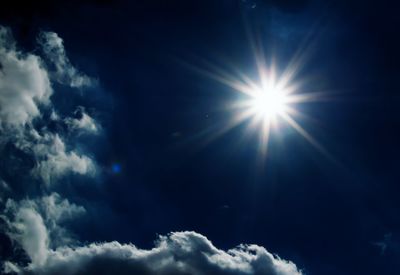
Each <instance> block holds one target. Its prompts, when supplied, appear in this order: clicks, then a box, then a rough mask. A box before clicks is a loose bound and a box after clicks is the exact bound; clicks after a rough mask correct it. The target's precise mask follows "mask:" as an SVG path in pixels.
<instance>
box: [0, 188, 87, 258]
mask: <svg viewBox="0 0 400 275" xmlns="http://www.w3.org/2000/svg"><path fill="white" fill-rule="evenodd" d="M83 213H85V209H84V208H83V207H82V206H78V205H76V204H73V203H70V202H69V201H68V200H66V199H62V198H61V197H60V195H58V194H57V193H52V194H50V195H48V196H43V197H41V198H38V199H24V200H21V201H19V202H16V201H14V200H11V199H9V200H8V201H7V203H6V206H5V211H4V215H2V216H1V218H2V219H3V220H4V221H5V222H6V224H7V227H8V230H7V234H8V235H9V236H10V237H11V238H12V239H14V240H16V241H17V242H18V243H19V244H20V245H21V246H22V248H23V249H24V250H25V252H26V253H27V255H28V256H29V258H30V259H31V261H32V264H33V265H43V264H44V263H45V261H46V259H47V256H48V253H49V249H50V248H51V247H58V246H60V245H65V244H70V243H73V240H72V239H71V237H70V234H69V233H68V232H67V231H66V230H65V228H63V227H62V226H60V224H62V223H63V222H65V221H66V220H70V219H73V218H75V217H76V216H79V215H81V214H83Z"/></svg>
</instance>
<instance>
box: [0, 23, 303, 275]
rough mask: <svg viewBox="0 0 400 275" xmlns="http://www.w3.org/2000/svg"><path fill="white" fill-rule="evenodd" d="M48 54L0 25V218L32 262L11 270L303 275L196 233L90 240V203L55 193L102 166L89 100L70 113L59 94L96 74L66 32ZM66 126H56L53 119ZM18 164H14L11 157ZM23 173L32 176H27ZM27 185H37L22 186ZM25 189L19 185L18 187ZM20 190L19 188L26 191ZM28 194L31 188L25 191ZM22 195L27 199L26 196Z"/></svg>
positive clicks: (45, 43) (48, 46) (43, 39)
mask: <svg viewBox="0 0 400 275" xmlns="http://www.w3.org/2000/svg"><path fill="white" fill-rule="evenodd" d="M38 43H39V45H40V46H41V49H42V52H43V54H44V56H38V55H35V54H32V53H26V52H21V51H19V50H18V49H17V46H16V43H15V41H14V40H13V38H12V35H11V31H10V30H9V29H7V28H4V27H0V133H1V136H0V152H1V154H2V156H3V155H4V156H5V157H4V160H3V161H2V162H1V163H2V165H0V169H2V170H1V171H0V172H1V173H0V175H6V177H5V176H2V177H4V178H0V191H1V192H0V204H1V207H0V209H3V210H2V213H1V214H0V219H1V220H2V224H4V225H5V226H4V228H5V231H4V232H3V233H5V234H7V236H8V237H9V238H10V239H11V240H13V241H14V242H13V244H14V246H15V248H16V249H20V250H22V251H23V253H24V254H25V255H26V257H25V259H27V260H26V261H23V260H20V259H18V258H13V259H8V260H7V261H5V262H4V264H3V267H2V268H3V272H6V273H22V274H25V273H27V274H110V273H112V274H160V275H163V274H264V275H298V274H302V272H301V271H300V270H299V269H298V268H297V267H296V265H295V264H294V263H292V262H290V261H286V260H283V259H280V258H279V257H278V256H274V255H272V254H271V253H269V252H268V251H267V250H266V249H265V248H263V247H261V246H258V245H241V246H238V247H236V248H233V249H231V250H228V251H224V250H220V249H218V248H216V247H215V246H214V245H213V244H212V243H211V242H210V241H209V240H208V239H207V238H206V237H205V236H202V235H200V234H198V233H195V232H175V233H171V234H168V235H167V236H160V237H159V238H158V240H157V241H156V243H155V246H154V248H152V249H150V250H143V249H139V248H137V247H136V246H135V245H133V244H121V243H119V242H116V241H114V242H105V243H92V244H85V245H83V244H81V243H80V241H79V238H77V237H76V236H74V235H73V234H72V233H71V232H70V231H68V229H67V227H66V226H67V224H68V222H67V221H71V220H76V219H77V217H79V216H82V215H84V214H85V212H86V210H85V208H84V207H83V206H79V205H77V204H75V203H73V202H71V200H70V198H67V197H66V195H65V194H64V195H61V194H59V193H55V192H54V190H52V188H53V186H54V184H55V183H57V182H58V181H60V179H61V178H63V177H65V176H68V175H69V174H76V175H86V176H91V175H94V174H95V173H96V171H97V170H98V167H97V166H96V164H95V161H94V159H93V158H91V157H89V156H87V155H85V154H84V153H83V152H81V151H80V150H78V149H77V146H75V141H74V139H73V137H74V136H76V134H78V135H79V134H82V133H85V134H99V130H100V129H101V127H100V124H99V123H98V122H97V121H96V120H95V119H94V118H93V117H92V116H90V115H89V113H87V112H86V110H85V109H84V108H83V107H80V106H75V107H74V108H75V110H74V111H72V113H73V114H74V116H73V117H62V116H61V115H60V114H59V113H58V112H57V110H56V107H57V106H55V105H54V103H53V102H52V100H51V97H52V95H53V94H54V93H55V92H56V91H53V89H54V88H53V87H54V85H52V84H53V83H54V82H57V83H59V84H62V85H66V86H69V87H72V88H83V87H87V86H90V85H93V84H94V83H95V82H96V81H93V80H92V78H90V77H88V76H86V75H84V74H82V73H80V72H79V71H78V70H77V69H76V68H75V67H73V66H72V65H71V62H70V61H69V59H68V57H67V55H66V52H65V49H64V46H63V41H62V39H61V38H60V37H59V36H58V35H57V34H56V33H53V32H42V33H40V34H39V38H38ZM50 122H51V123H56V124H59V125H61V126H63V127H61V128H62V129H63V131H57V129H58V128H57V127H49V123H50ZM8 160H9V161H10V162H7V161H8ZM21 171H24V172H27V174H28V178H29V180H26V181H22V180H21V175H20V173H21ZM21 184H31V185H35V184H38V185H39V187H38V188H35V189H34V190H35V192H31V190H32V188H20V185H21ZM17 187H19V188H17ZM17 190H18V192H19V193H18V192H17ZM21 192H22V193H21ZM21 198H23V199H21Z"/></svg>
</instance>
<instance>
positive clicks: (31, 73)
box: [0, 26, 100, 185]
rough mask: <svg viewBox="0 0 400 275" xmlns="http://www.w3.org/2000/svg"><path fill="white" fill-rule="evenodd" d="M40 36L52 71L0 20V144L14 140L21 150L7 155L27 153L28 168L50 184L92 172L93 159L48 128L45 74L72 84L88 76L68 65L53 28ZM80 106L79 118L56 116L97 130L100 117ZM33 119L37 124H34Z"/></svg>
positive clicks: (48, 97)
mask: <svg viewBox="0 0 400 275" xmlns="http://www.w3.org/2000/svg"><path fill="white" fill-rule="evenodd" d="M39 40H40V41H41V43H42V46H43V48H44V51H45V53H46V54H47V58H48V59H49V60H50V61H51V62H53V63H54V64H55V65H56V66H55V71H51V70H50V69H49V68H45V67H44V66H43V64H44V61H43V60H42V59H41V58H40V57H39V56H37V55H34V54H31V53H26V52H21V51H19V50H18V49H17V47H16V43H15V41H14V39H13V37H12V34H11V31H10V29H8V28H5V27H2V26H0V131H1V136H0V150H1V151H4V148H7V146H6V145H7V144H9V143H11V144H13V147H14V148H15V150H14V151H15V152H16V150H17V151H20V152H21V154H15V155H13V158H12V159H11V158H10V161H12V163H13V164H18V163H19V164H22V163H24V162H26V160H24V159H21V160H20V161H16V160H15V158H31V159H32V160H33V161H34V163H33V164H34V167H33V168H29V169H32V171H31V172H32V174H33V175H35V176H37V177H39V178H41V179H42V180H43V181H44V182H45V183H46V184H48V185H49V184H50V183H52V182H55V181H57V180H58V179H60V178H61V177H63V176H65V175H67V174H69V173H73V174H79V175H94V174H95V171H96V168H95V164H94V161H93V160H92V159H91V158H90V157H88V156H85V155H83V154H81V153H79V152H78V151H77V150H76V149H75V150H74V149H72V150H68V149H67V146H66V144H65V142H64V140H63V137H62V136H61V134H59V133H54V132H51V131H50V130H49V129H48V128H47V127H46V124H48V121H47V120H46V118H45V117H43V110H44V108H46V110H49V109H50V110H52V109H53V108H54V106H53V104H52V102H51V95H52V94H53V90H52V86H51V79H50V78H49V75H56V76H57V79H58V77H63V78H62V79H64V80H68V85H71V86H73V87H81V86H84V85H89V83H91V80H90V79H89V78H88V77H86V76H84V75H81V74H79V73H78V71H77V70H76V69H75V68H73V67H72V66H71V64H70V62H69V60H68V58H67V56H66V53H65V51H64V48H63V45H62V40H61V39H60V38H59V37H58V36H57V35H56V34H55V33H41V35H40V39H39ZM49 70H50V71H49ZM64 74H65V75H66V76H63V75H64ZM78 110H81V112H80V114H81V117H79V118H57V119H59V120H60V121H64V123H66V124H67V125H68V126H69V128H70V130H71V131H76V130H79V131H85V132H88V133H97V131H98V130H99V129H100V126H99V125H98V123H97V122H96V121H95V120H94V119H93V118H91V117H90V116H89V115H88V114H86V113H85V112H84V109H83V108H80V109H79V108H78ZM53 113H54V114H55V111H54V109H53V110H52V114H53ZM53 117H54V116H53ZM35 124H38V125H40V128H39V129H36V128H37V127H36V126H35ZM43 126H44V127H43ZM22 153H23V154H22ZM5 160H7V158H5ZM3 162H4V161H3ZM9 164H10V163H9ZM4 166H7V163H6V164H5V165H4ZM18 168H21V167H15V168H13V167H10V168H8V170H9V171H7V173H6V174H10V173H9V172H10V171H11V170H15V171H14V173H15V172H16V171H17V170H18ZM12 176H13V175H10V177H11V178H12Z"/></svg>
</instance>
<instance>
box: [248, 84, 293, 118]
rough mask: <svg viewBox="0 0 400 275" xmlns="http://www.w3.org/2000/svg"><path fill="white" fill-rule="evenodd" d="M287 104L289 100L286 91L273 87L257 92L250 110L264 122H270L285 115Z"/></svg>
mask: <svg viewBox="0 0 400 275" xmlns="http://www.w3.org/2000/svg"><path fill="white" fill-rule="evenodd" d="M287 102H288V98H287V96H286V95H285V93H284V91H282V90H280V89H278V88H275V87H272V88H270V89H268V88H267V89H260V90H257V91H255V93H254V96H253V98H252V99H251V100H250V108H251V109H252V111H253V112H254V114H256V115H259V116H261V117H262V119H263V120H270V119H275V118H276V117H277V116H278V115H281V114H284V113H285V111H286V110H287V105H286V104H287Z"/></svg>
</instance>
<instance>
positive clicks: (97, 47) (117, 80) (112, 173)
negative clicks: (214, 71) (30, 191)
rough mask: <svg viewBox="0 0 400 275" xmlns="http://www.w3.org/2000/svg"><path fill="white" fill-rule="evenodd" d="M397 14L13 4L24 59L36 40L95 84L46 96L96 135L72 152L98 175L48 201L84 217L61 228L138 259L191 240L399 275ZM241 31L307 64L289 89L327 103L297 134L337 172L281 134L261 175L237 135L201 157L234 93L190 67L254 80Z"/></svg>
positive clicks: (223, 3) (218, 5)
mask: <svg viewBox="0 0 400 275" xmlns="http://www.w3.org/2000/svg"><path fill="white" fill-rule="evenodd" d="M253 3H255V4H256V5H255V7H254V6H253ZM397 8H398V7H397V6H396V3H395V1H378V2H377V1H357V0H354V1H306V0H304V1H294V0H293V1H292V0H285V1H279V0H271V1H268V0H264V1H262V0H253V1H250V0H249V1H244V0H243V1H239V0H237V1H236V0H219V1H216V0H209V1H207V0H203V1H179V0H171V1H161V0H160V1H158V0H154V1H122V0H120V1H118V0H117V1H112V0H110V1H107V0H104V1H65V2H62V1H57V4H55V3H52V2H51V1H48V2H47V1H39V3H35V4H23V3H22V2H21V3H20V1H16V2H15V4H5V7H4V9H3V8H2V10H1V11H0V23H1V24H2V25H5V26H9V27H11V29H12V31H13V34H14V37H15V39H16V40H17V41H18V43H19V45H20V47H21V48H23V49H26V50H27V51H33V52H35V51H38V49H36V48H35V47H36V46H35V41H36V40H35V37H36V36H37V33H38V32H39V31H53V32H55V33H57V34H58V35H59V36H60V37H62V39H63V40H64V46H65V48H66V50H67V52H68V56H69V58H70V60H71V62H72V64H73V65H74V66H75V67H77V68H79V70H81V71H83V72H85V73H86V74H87V75H89V76H91V77H94V78H96V79H98V81H99V85H97V86H96V87H94V88H90V89H88V90H87V91H85V92H82V91H74V92H71V91H70V89H67V88H64V87H61V86H60V87H58V89H59V91H60V92H58V93H57V94H54V96H53V102H55V104H57V106H58V109H59V112H60V113H63V111H65V112H66V113H67V112H69V110H70V109H71V106H70V105H71V104H72V105H80V106H83V107H85V109H86V110H89V111H90V110H92V111H90V112H92V115H94V116H95V117H96V119H97V121H98V122H99V123H100V124H101V126H102V129H103V133H102V135H101V136H97V137H86V136H81V137H78V139H79V144H80V146H81V147H82V148H83V149H84V150H87V151H89V152H91V155H92V156H93V158H94V159H95V160H96V162H97V163H98V165H99V167H100V168H101V171H102V172H101V173H100V175H99V176H98V177H96V178H95V179H89V180H88V179H86V178H80V177H75V176H71V177H67V178H65V179H63V180H62V181H63V184H60V185H59V186H58V187H57V189H56V190H57V192H59V193H60V194H68V196H69V198H71V200H72V201H74V202H76V203H79V204H81V205H84V206H85V208H86V210H87V214H86V216H85V218H81V219H78V220H76V221H73V222H71V223H70V224H69V228H70V229H71V231H72V232H73V233H74V234H75V235H76V237H77V238H78V239H79V240H80V241H82V242H94V241H113V240H116V241H119V242H123V243H126V242H132V243H134V244H136V245H138V246H139V247H143V248H150V247H152V242H153V240H154V239H155V236H156V234H167V233H169V232H173V231H183V230H193V231H196V232H198V233H200V234H203V235H205V236H207V238H208V239H210V240H212V242H213V243H214V244H215V245H216V246H217V247H219V248H221V249H229V248H231V247H234V246H236V245H238V244H240V243H255V244H258V245H260V246H264V247H265V248H267V249H268V251H270V252H272V253H276V254H278V255H279V256H280V257H282V258H283V259H287V260H290V261H293V262H294V263H295V264H296V265H297V266H298V267H299V268H301V269H303V270H304V271H305V273H306V274H311V275H312V274H324V275H330V274H400V263H399V261H398V259H399V257H400V250H399V249H400V247H399V245H400V215H399V211H400V201H399V200H398V196H399V194H400V188H399V185H398V184H399V182H400V181H399V172H398V171H399V169H398V167H399V164H400V157H399V153H400V149H399V148H400V147H399V145H398V143H399V140H400V131H399V129H400V128H399V127H400V113H399V107H398V106H399V103H400V102H399V100H400V98H399V94H398V93H399V69H398V64H399V61H400V53H399V48H400V40H399V39H398V36H399V31H398V27H399V26H400V22H399V18H400V17H399V16H398V9H397ZM249 29H250V30H252V32H253V33H256V34H257V35H258V36H259V38H260V40H261V41H263V46H264V51H265V52H266V55H267V56H270V55H272V54H274V55H275V56H276V59H277V61H278V63H279V64H280V65H281V66H283V67H284V66H285V65H286V64H287V62H289V61H290V60H291V58H292V57H293V56H294V55H295V54H296V53H297V52H298V51H299V52H300V53H303V52H302V51H305V49H307V50H308V51H307V53H308V58H307V59H306V61H305V63H304V67H303V69H302V70H301V72H300V73H299V75H298V79H300V80H301V79H309V80H310V81H309V84H307V87H306V88H307V89H310V90H312V91H314V90H315V91H323V92H325V94H326V95H329V98H330V100H326V101H323V102H312V103H307V104H302V105H301V107H300V108H301V111H302V112H303V113H305V114H307V115H308V116H309V117H311V118H312V120H300V122H301V125H302V126H303V127H304V128H305V129H307V131H309V132H310V133H311V134H312V135H313V137H315V139H316V140H318V141H319V142H320V143H321V144H322V145H323V146H324V147H325V148H326V149H327V151H328V152H329V153H330V154H331V155H332V156H333V158H334V159H335V161H332V160H331V159H329V158H327V157H326V156H325V155H324V154H321V152H320V151H318V150H317V149H316V148H315V147H313V146H312V145H311V144H310V143H308V142H307V141H306V140H305V139H304V138H303V137H302V136H301V135H299V134H298V133H297V132H296V131H294V130H293V129H291V128H290V127H283V131H282V132H283V133H282V134H281V135H280V136H277V135H275V136H274V135H273V134H272V138H271V142H270V144H269V146H270V147H269V151H268V155H267V156H266V159H265V161H264V164H262V165H260V164H259V163H260V162H259V159H258V158H257V157H258V153H257V151H258V150H259V147H258V143H257V139H256V136H255V135H248V136H245V134H246V124H245V123H244V124H242V125H239V126H238V127H236V128H234V129H233V130H231V131H229V132H228V133H226V134H224V135H222V136H220V137H218V138H217V139H215V140H212V141H211V142H207V143H206V141H207V140H208V139H209V138H210V137H211V135H212V133H213V131H217V130H218V129H220V128H221V127H223V126H224V124H225V123H227V122H228V121H229V119H231V116H232V113H231V112H228V111H226V110H222V109H221V106H223V105H224V104H225V103H226V102H229V101H230V100H232V99H234V97H235V96H236V93H235V92H233V91H232V89H231V88H229V87H226V86H224V85H222V84H220V83H218V82H216V81H215V80H212V79H210V78H208V77H206V76H204V75H202V74H200V73H198V72H196V71H195V70H193V69H191V68H189V66H187V64H189V65H193V66H202V65H203V64H204V62H203V61H206V62H210V63H212V64H216V65H217V66H224V64H226V62H227V61H229V62H232V63H233V64H235V66H237V67H239V68H240V70H241V71H243V72H244V73H246V74H248V75H255V62H254V56H253V52H252V49H251V47H250V44H249V39H248V33H247V32H246V30H249ZM82 93H85V96H82ZM2 158H3V157H2ZM2 169H4V168H2ZM2 171H3V170H2ZM2 173H4V171H3V172H2ZM3 177H6V176H4V175H3ZM87 181H91V183H90V184H86V182H87ZM72 182H73V184H72ZM385 236H386V237H385ZM378 243H379V244H378ZM383 246H384V247H385V249H383V250H382V247H383Z"/></svg>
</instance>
